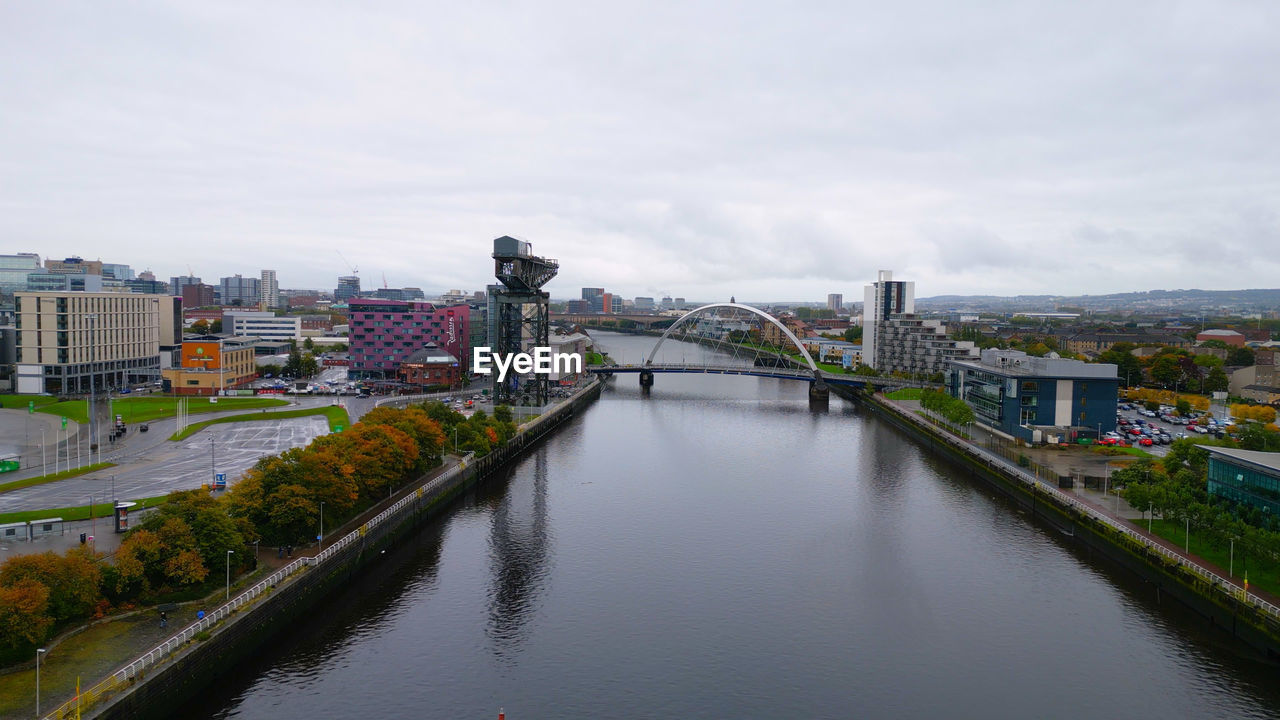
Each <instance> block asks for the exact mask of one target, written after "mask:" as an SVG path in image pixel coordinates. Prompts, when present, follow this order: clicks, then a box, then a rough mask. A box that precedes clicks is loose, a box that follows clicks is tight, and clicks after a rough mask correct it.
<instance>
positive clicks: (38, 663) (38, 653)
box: [36, 648, 49, 717]
mask: <svg viewBox="0 0 1280 720" xmlns="http://www.w3.org/2000/svg"><path fill="white" fill-rule="evenodd" d="M47 652H49V651H48V650H45V649H44V648H36V717H40V656H41V655H43V654H45V653H47Z"/></svg>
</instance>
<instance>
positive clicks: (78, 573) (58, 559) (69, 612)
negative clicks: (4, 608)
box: [0, 548, 101, 622]
mask: <svg viewBox="0 0 1280 720" xmlns="http://www.w3.org/2000/svg"><path fill="white" fill-rule="evenodd" d="M28 580H30V581H33V582H37V583H40V584H41V585H44V586H45V587H47V588H48V589H49V595H48V603H49V605H48V607H49V613H50V614H51V615H52V616H53V618H54V620H55V621H58V622H61V621H64V620H69V619H71V618H76V617H83V616H87V615H88V614H89V613H90V612H91V611H92V610H93V607H94V605H96V604H97V602H98V600H99V599H101V594H100V592H99V589H98V584H99V581H100V580H101V571H100V570H99V569H98V564H97V562H96V561H95V560H94V558H93V556H92V555H91V554H90V552H89V551H88V550H82V549H80V548H74V549H71V550H68V551H67V552H66V553H65V554H63V555H59V554H57V553H55V552H43V553H38V554H32V555H18V556H15V557H11V558H9V559H8V560H7V561H6V562H5V563H4V565H3V566H0V585H3V586H16V585H18V584H20V583H22V582H24V581H28Z"/></svg>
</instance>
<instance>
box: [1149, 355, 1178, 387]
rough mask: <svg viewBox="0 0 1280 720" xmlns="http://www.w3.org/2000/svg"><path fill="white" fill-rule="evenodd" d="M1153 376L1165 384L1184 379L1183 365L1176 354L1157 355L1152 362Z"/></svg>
mask: <svg viewBox="0 0 1280 720" xmlns="http://www.w3.org/2000/svg"><path fill="white" fill-rule="evenodd" d="M1151 378H1152V379H1153V380H1155V381H1156V382H1158V383H1161V384H1163V385H1173V384H1175V383H1177V382H1180V381H1181V380H1182V365H1181V364H1180V363H1179V362H1178V358H1177V357H1176V356H1174V355H1170V354H1163V355H1157V356H1156V358H1155V360H1153V361H1152V363H1151Z"/></svg>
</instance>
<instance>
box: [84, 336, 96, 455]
mask: <svg viewBox="0 0 1280 720" xmlns="http://www.w3.org/2000/svg"><path fill="white" fill-rule="evenodd" d="M84 317H85V319H86V320H88V321H89V447H90V448H92V447H93V446H94V445H95V444H98V438H97V432H96V431H97V428H98V417H97V413H96V412H94V407H93V406H94V400H96V398H95V397H94V395H95V392H94V390H95V388H94V377H93V376H94V370H95V369H96V368H95V367H94V362H95V361H96V360H97V353H96V352H94V349H95V347H94V337H93V331H94V330H95V329H97V325H98V315H97V313H88V314H86V315H85V316H84Z"/></svg>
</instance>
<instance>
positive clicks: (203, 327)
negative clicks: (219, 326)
mask: <svg viewBox="0 0 1280 720" xmlns="http://www.w3.org/2000/svg"><path fill="white" fill-rule="evenodd" d="M191 332H193V333H195V334H196V335H208V334H209V321H208V320H205V319H204V318H200V319H199V320H197V321H195V322H193V323H191Z"/></svg>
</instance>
